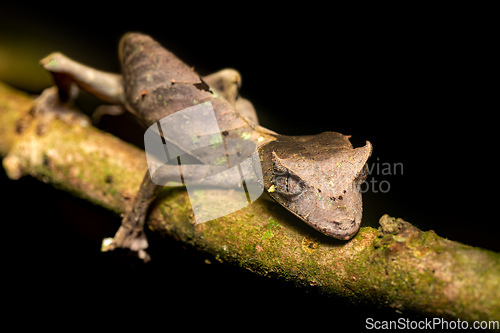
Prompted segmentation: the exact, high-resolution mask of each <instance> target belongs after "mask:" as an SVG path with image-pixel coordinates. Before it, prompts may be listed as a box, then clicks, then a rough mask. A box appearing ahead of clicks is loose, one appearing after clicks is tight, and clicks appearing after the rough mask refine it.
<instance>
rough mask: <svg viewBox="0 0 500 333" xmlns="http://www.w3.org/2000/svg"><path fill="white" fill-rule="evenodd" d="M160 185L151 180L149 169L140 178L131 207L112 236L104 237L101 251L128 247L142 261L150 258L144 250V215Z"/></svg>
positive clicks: (145, 242)
mask: <svg viewBox="0 0 500 333" xmlns="http://www.w3.org/2000/svg"><path fill="white" fill-rule="evenodd" d="M161 188H162V187H161V186H159V185H156V184H155V183H153V181H152V180H151V177H150V175H149V171H148V172H146V175H145V176H144V178H143V180H142V184H141V187H140V189H139V191H138V192H137V195H136V197H135V199H134V202H133V204H132V207H131V209H130V210H128V211H127V212H126V214H125V216H124V218H123V220H122V224H121V226H120V228H119V229H118V231H117V232H116V234H115V236H114V237H113V238H105V239H104V240H103V242H102V247H101V251H102V252H107V251H112V250H115V249H119V248H120V249H128V250H130V251H133V252H136V253H137V256H138V257H139V258H140V259H142V260H143V261H144V262H148V261H149V260H151V258H150V256H149V254H148V253H147V252H146V249H147V248H148V246H149V244H148V240H147V237H146V234H145V232H144V226H145V224H146V216H147V212H148V209H149V207H150V206H151V203H152V202H153V201H154V200H155V199H156V196H157V195H158V192H159V191H160V190H161Z"/></svg>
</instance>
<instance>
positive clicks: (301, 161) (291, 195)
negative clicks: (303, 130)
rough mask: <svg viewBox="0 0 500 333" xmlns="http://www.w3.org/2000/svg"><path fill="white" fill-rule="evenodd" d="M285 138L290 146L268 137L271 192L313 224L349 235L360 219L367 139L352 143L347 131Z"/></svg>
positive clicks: (336, 234) (341, 235) (333, 233)
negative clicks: (361, 144) (345, 133)
mask: <svg viewBox="0 0 500 333" xmlns="http://www.w3.org/2000/svg"><path fill="white" fill-rule="evenodd" d="M288 138H292V141H294V144H293V145H290V146H289V147H288V146H287V145H284V144H283V142H279V141H278V140H277V141H278V142H271V143H270V145H271V147H269V148H270V149H271V150H270V155H271V161H272V165H270V167H269V168H268V172H269V173H270V174H269V175H268V177H266V178H267V179H270V180H271V183H272V184H271V185H270V187H269V188H268V192H269V195H270V196H271V197H272V198H273V199H275V200H276V201H278V202H279V203H280V204H282V205H283V206H284V207H285V208H287V209H288V210H290V211H291V212H292V213H294V214H295V215H297V216H298V217H299V218H301V219H302V220H303V221H304V222H306V223H307V224H309V225H310V226H311V227H313V228H315V229H316V230H318V231H320V232H322V233H324V234H326V235H328V236H330V237H334V238H337V239H344V240H347V239H350V238H351V237H353V236H354V235H355V234H356V232H357V231H358V229H359V226H360V224H361V217H362V211H363V207H362V198H361V192H360V185H361V184H362V183H363V182H364V181H365V179H366V176H367V167H366V161H367V160H368V158H369V156H370V155H371V151H372V146H371V144H370V142H368V141H367V142H366V145H365V146H363V147H359V148H355V149H354V148H353V147H352V145H351V143H350V142H349V137H348V136H345V135H342V134H340V133H334V132H325V133H322V134H318V135H315V136H307V137H288ZM293 138H295V139H293ZM273 144H274V145H273ZM273 146H274V147H273Z"/></svg>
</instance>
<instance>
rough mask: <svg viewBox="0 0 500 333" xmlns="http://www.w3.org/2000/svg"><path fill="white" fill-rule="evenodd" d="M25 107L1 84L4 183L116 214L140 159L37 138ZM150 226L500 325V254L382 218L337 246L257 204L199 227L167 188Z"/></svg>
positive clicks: (102, 139)
mask: <svg viewBox="0 0 500 333" xmlns="http://www.w3.org/2000/svg"><path fill="white" fill-rule="evenodd" d="M32 105H33V101H32V99H31V98H30V97H29V96H27V95H25V94H23V93H21V92H19V91H15V90H13V89H11V88H8V87H6V86H5V85H3V84H0V155H1V156H3V157H4V159H3V166H4V168H5V170H6V172H7V174H8V175H9V177H11V178H13V179H17V178H19V177H20V176H21V175H23V174H29V175H31V176H33V177H35V178H37V179H40V180H42V181H44V182H48V183H51V184H53V185H54V186H56V187H58V188H61V189H63V190H65V191H69V192H71V193H73V194H74V195H76V196H78V197H81V198H84V199H86V200H89V201H91V202H93V203H95V204H97V205H100V206H103V207H105V208H107V209H109V210H112V211H114V212H116V213H123V212H124V211H125V209H126V208H127V206H128V205H130V204H131V202H132V199H133V197H134V195H135V193H136V191H137V190H138V188H139V185H140V183H141V180H142V177H143V175H144V172H145V170H146V169H147V165H146V159H145V156H144V152H143V151H141V150H139V149H137V148H136V147H134V146H132V145H130V144H128V143H125V142H123V141H121V140H120V139H118V138H116V137H114V136H112V135H110V134H107V133H104V132H101V131H100V130H98V129H96V128H94V127H92V126H83V127H82V126H81V124H80V125H77V124H75V125H69V124H67V123H65V122H62V121H60V120H57V119H56V120H54V121H53V122H51V123H50V124H49V125H48V126H49V127H48V128H47V130H46V131H44V134H40V132H39V131H37V128H38V123H39V119H36V118H34V117H33V116H31V115H30V113H29V110H30V109H31V107H32ZM210 191H211V190H210ZM205 197H206V200H207V202H210V201H212V202H213V204H212V205H209V206H211V207H213V209H218V207H219V206H220V202H225V201H228V200H231V199H232V198H231V196H230V195H228V194H227V193H226V192H223V191H211V192H210V193H208V190H207V192H206V193H205ZM221 197H223V200H222V201H221ZM218 205H219V206H218ZM148 223H149V227H150V228H151V229H152V230H154V231H155V232H158V233H159V234H161V235H164V236H169V237H174V238H176V239H178V240H180V241H182V242H185V243H186V244H189V245H190V246H193V247H194V248H197V249H199V250H202V251H205V252H208V253H209V254H211V255H213V256H214V257H215V258H216V259H218V260H220V261H225V262H229V263H232V264H234V265H238V266H241V267H244V268H246V269H249V270H251V271H253V272H255V273H256V274H260V275H266V276H273V277H276V278H279V279H284V280H291V281H293V282H295V283H296V284H297V285H301V286H307V287H309V288H315V289H318V290H320V291H322V292H324V293H326V294H329V295H338V296H342V297H345V298H348V299H349V300H350V301H352V302H354V303H365V304H366V303H370V304H375V305H378V306H381V307H384V306H390V307H392V308H394V309H398V310H401V311H403V310H404V311H408V310H410V311H415V312H418V313H420V314H424V315H431V316H442V317H444V318H452V319H456V318H460V319H462V320H469V321H472V320H499V319H500V297H499V290H500V255H499V254H498V253H494V252H491V251H487V250H483V249H480V248H475V247H471V246H467V245H463V244H460V243H458V242H454V241H450V240H447V239H443V238H441V237H439V236H438V235H436V234H435V233H434V232H433V231H428V232H423V231H420V230H418V229H417V228H415V227H414V226H412V225H411V224H410V223H408V222H405V221H403V220H401V219H394V218H391V217H389V216H387V215H385V216H383V217H382V218H381V219H380V225H381V226H380V228H379V229H378V230H376V229H373V228H370V227H363V228H361V230H360V231H359V232H358V234H357V235H356V236H355V237H354V238H353V239H352V240H350V241H348V242H343V241H337V240H334V239H330V238H327V237H325V236H323V235H321V234H319V233H317V232H315V231H314V230H312V229H311V228H309V227H307V226H306V225H305V224H304V223H302V222H300V221H299V220H298V219H297V218H296V217H295V216H293V215H292V214H290V213H288V212H287V211H286V210H285V209H283V208H281V207H280V206H279V205H277V204H274V203H271V202H268V201H266V200H263V199H262V198H261V199H259V200H257V201H256V202H254V203H253V204H251V205H250V206H247V207H245V208H244V209H241V210H240V211H237V212H235V213H233V214H230V215H227V216H224V217H222V218H219V219H217V220H214V221H210V222H206V223H202V224H196V223H195V221H194V218H193V214H192V210H191V207H190V201H189V198H188V196H187V193H186V191H185V190H183V189H168V188H166V189H165V195H164V196H163V197H162V199H161V200H159V201H158V203H157V204H156V205H155V207H154V208H153V209H152V212H151V215H150V217H149V221H148Z"/></svg>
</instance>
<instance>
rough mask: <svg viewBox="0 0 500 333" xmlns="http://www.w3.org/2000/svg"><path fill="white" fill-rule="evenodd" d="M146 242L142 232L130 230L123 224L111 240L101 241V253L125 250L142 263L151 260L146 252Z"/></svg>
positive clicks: (109, 238)
mask: <svg viewBox="0 0 500 333" xmlns="http://www.w3.org/2000/svg"><path fill="white" fill-rule="evenodd" d="M148 246H149V244H148V240H147V238H146V235H145V233H144V230H139V229H135V228H131V227H129V226H128V225H126V224H123V225H122V226H121V227H120V228H119V229H118V231H117V232H116V234H115V236H114V237H113V238H111V237H108V238H104V239H103V240H102V245H101V252H110V251H113V250H115V249H127V250H130V251H132V252H134V253H135V254H136V255H137V257H139V259H141V260H142V261H143V262H149V261H150V260H151V257H150V255H149V254H148V253H147V252H146V249H147V248H148Z"/></svg>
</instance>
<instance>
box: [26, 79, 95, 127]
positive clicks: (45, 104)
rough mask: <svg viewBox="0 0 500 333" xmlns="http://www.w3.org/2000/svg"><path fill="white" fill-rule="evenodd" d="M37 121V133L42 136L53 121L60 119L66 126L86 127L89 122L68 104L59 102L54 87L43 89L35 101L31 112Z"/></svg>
mask: <svg viewBox="0 0 500 333" xmlns="http://www.w3.org/2000/svg"><path fill="white" fill-rule="evenodd" d="M31 113H32V114H33V116H35V117H36V118H38V119H39V122H38V126H37V133H38V134H39V135H43V134H44V133H45V132H46V131H47V128H48V126H49V124H50V123H51V122H52V121H53V120H54V119H60V120H62V121H64V122H65V123H67V124H70V125H73V124H78V125H80V126H88V125H89V124H90V120H89V118H88V117H87V116H85V115H84V114H82V113H80V112H78V111H76V110H74V109H73V108H71V106H70V103H69V102H63V101H61V99H60V97H59V92H58V88H57V87H56V86H53V87H50V88H47V89H45V90H44V91H43V92H42V93H41V94H40V96H38V97H37V98H36V100H35V105H34V107H33V109H32V111H31Z"/></svg>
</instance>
